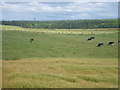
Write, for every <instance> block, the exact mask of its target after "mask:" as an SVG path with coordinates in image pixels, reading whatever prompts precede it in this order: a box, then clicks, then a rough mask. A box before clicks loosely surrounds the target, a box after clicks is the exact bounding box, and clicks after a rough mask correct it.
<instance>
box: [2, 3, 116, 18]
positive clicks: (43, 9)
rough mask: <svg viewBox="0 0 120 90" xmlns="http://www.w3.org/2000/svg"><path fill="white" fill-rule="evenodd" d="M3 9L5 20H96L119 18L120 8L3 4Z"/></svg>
mask: <svg viewBox="0 0 120 90" xmlns="http://www.w3.org/2000/svg"><path fill="white" fill-rule="evenodd" d="M2 8H3V17H4V18H9V17H10V18H12V17H13V18H14V17H16V18H21V17H23V18H24V17H25V18H28V17H27V15H29V18H30V16H31V18H33V17H37V18H40V17H42V18H45V19H51V18H52V19H70V18H71V19H83V18H84V19H85V18H88V19H89V18H91V19H94V18H98V17H99V18H108V17H109V18H114V17H117V8H118V6H117V3H113V2H111V3H105V2H57V3H55V2H44V3H43V2H26V3H25V2H24V3H23V2H20V3H15V2H3V3H2ZM12 13H14V14H12ZM10 15H11V16H10ZM12 15H14V16H12ZM19 15H21V17H20V16H19Z"/></svg>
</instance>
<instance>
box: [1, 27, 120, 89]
mask: <svg viewBox="0 0 120 90" xmlns="http://www.w3.org/2000/svg"><path fill="white" fill-rule="evenodd" d="M53 32H54V33H53ZM58 32H60V33H58ZM63 32H65V33H63ZM69 32H72V33H69ZM117 32H118V31H117V29H85V30H84V29H76V30H73V29H71V30H66V29H60V30H59V29H58V30H57V29H56V30H47V29H45V30H44V29H42V30H41V29H32V28H31V29H29V28H21V27H16V26H3V31H2V59H3V61H2V79H3V81H2V87H3V88H117V87H118V42H117V41H118V33H117ZM89 37H95V39H94V40H91V41H87V39H88V38H89ZM30 38H34V42H33V43H30ZM110 41H114V42H115V45H114V46H108V42H110ZM98 43H104V45H103V46H102V47H97V45H98Z"/></svg>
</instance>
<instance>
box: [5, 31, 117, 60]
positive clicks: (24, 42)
mask: <svg viewBox="0 0 120 90" xmlns="http://www.w3.org/2000/svg"><path fill="white" fill-rule="evenodd" d="M91 36H95V40H93V41H90V42H87V38H89V37H91ZM31 37H32V38H34V39H35V42H34V43H32V44H31V43H30V42H29V40H30V38H31ZM109 41H114V42H115V43H116V44H115V46H108V45H107V44H108V42H109ZM100 42H103V43H104V46H103V47H96V46H97V45H98V43H100ZM117 49H118V45H117V34H99V35H74V34H73V35H64V34H46V33H45V34H43V33H35V32H20V31H3V59H5V60H16V59H22V58H37V57H38V58H45V57H49V58H50V57H55V58H56V57H71V58H117V56H118V54H117V53H118V51H117Z"/></svg>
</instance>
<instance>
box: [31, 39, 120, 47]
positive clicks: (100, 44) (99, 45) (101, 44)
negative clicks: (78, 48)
mask: <svg viewBox="0 0 120 90" xmlns="http://www.w3.org/2000/svg"><path fill="white" fill-rule="evenodd" d="M92 39H95V37H90V38H88V39H87V41H90V40H92ZM33 41H34V39H33V38H31V39H30V43H33ZM118 43H120V40H118ZM114 44H115V42H109V43H108V45H114ZM101 46H103V43H98V45H97V47H101Z"/></svg>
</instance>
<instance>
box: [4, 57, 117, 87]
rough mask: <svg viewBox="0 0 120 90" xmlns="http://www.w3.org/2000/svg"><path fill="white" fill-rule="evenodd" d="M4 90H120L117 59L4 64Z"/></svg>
mask: <svg viewBox="0 0 120 90" xmlns="http://www.w3.org/2000/svg"><path fill="white" fill-rule="evenodd" d="M2 79H3V82H2V83H3V84H2V85H3V88H117V87H118V61H117V60H116V59H87V58H86V59H85V58H84V59H79V58H76V59H75V58H41V59H22V60H17V61H15V60H9V61H6V60H3V77H2Z"/></svg>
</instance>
